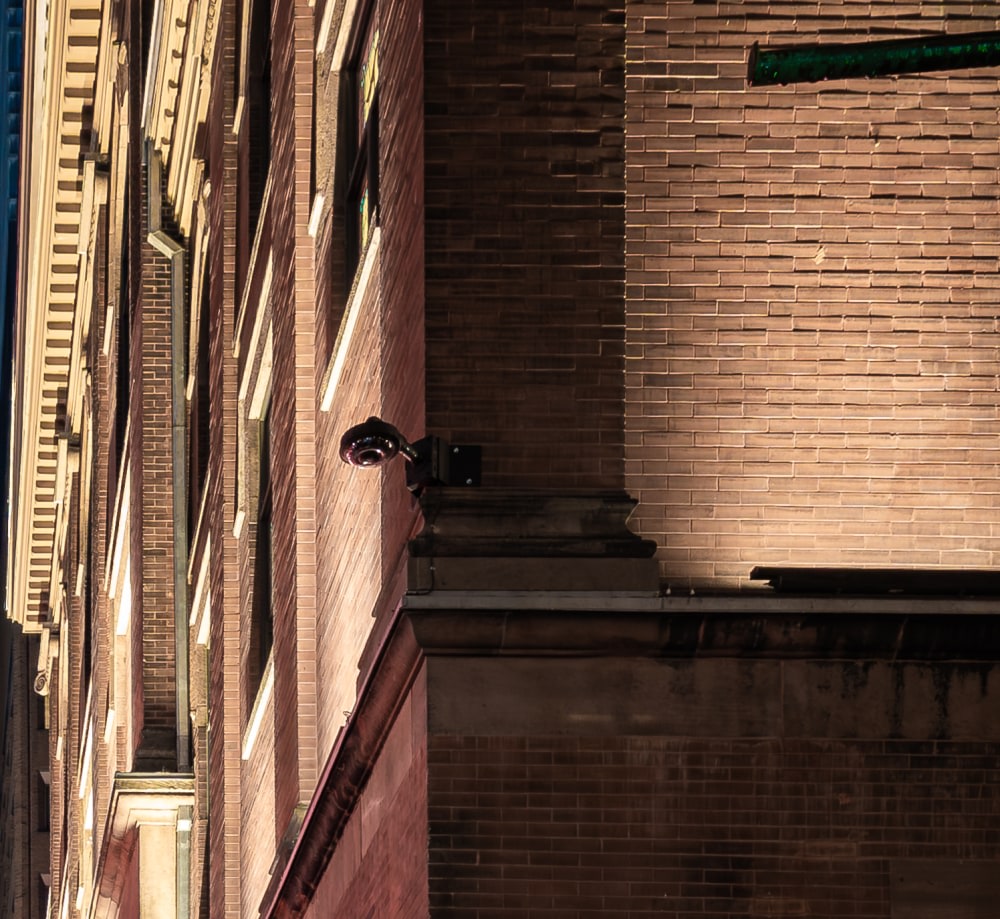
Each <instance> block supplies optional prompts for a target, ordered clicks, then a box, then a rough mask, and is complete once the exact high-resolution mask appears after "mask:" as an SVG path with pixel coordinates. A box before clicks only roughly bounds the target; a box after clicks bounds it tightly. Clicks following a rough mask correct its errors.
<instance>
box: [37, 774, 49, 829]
mask: <svg viewBox="0 0 1000 919" xmlns="http://www.w3.org/2000/svg"><path fill="white" fill-rule="evenodd" d="M37 783H38V823H37V829H38V830H39V832H42V833H47V832H48V831H49V826H50V824H49V820H50V813H51V807H50V801H49V798H50V796H49V783H48V782H46V781H45V776H43V775H42V774H41V773H39V774H38V779H37Z"/></svg>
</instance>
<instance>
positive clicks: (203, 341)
mask: <svg viewBox="0 0 1000 919" xmlns="http://www.w3.org/2000/svg"><path fill="white" fill-rule="evenodd" d="M210 288H211V284H210V278H209V273H208V271H207V270H206V271H205V274H204V278H203V280H202V285H201V305H200V307H199V309H200V311H199V314H198V338H197V340H196V351H195V375H194V393H193V394H192V399H191V417H190V429H189V430H190V447H189V469H188V476H189V479H190V485H189V488H188V498H189V506H188V532H189V533H193V532H194V528H195V526H196V525H197V522H198V512H199V510H200V509H201V502H202V497H203V495H204V490H205V481H206V479H207V478H208V450H209V427H208V417H209V389H208V373H209V364H208V351H209V341H208V335H209V326H208V322H209V300H210V297H211V292H210Z"/></svg>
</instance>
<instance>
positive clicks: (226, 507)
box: [195, 4, 245, 919]
mask: <svg viewBox="0 0 1000 919" xmlns="http://www.w3.org/2000/svg"><path fill="white" fill-rule="evenodd" d="M235 27H236V14H235V9H234V7H233V5H232V4H226V5H224V6H223V8H222V15H221V17H220V21H219V26H218V28H219V35H218V38H217V41H216V46H215V60H214V62H213V68H212V97H211V99H212V104H211V109H210V112H209V117H208V119H207V129H208V142H207V148H208V149H207V171H208V176H209V179H210V181H211V185H212V189H213V192H212V194H211V196H210V197H209V199H208V221H209V231H210V234H211V236H210V238H211V244H210V245H209V249H208V260H207V266H208V267H207V270H208V272H209V275H210V281H209V283H210V289H211V296H210V304H211V305H210V310H211V316H210V318H209V348H210V360H209V368H210V369H209V399H210V413H209V441H210V446H209V457H210V458H209V485H208V488H209V497H208V504H207V512H206V518H207V519H206V523H207V524H208V526H209V527H210V529H211V533H212V558H211V575H210V578H211V580H210V589H211V638H210V646H209V652H208V654H209V663H208V666H209V687H208V693H209V733H208V744H209V764H208V769H209V795H208V802H209V808H210V814H209V867H208V873H209V881H208V887H209V903H210V914H211V915H212V916H213V917H226V919H235V917H238V916H240V847H239V837H240V743H241V733H242V725H241V702H242V700H243V699H244V697H245V693H244V691H243V685H242V684H241V675H240V607H239V602H240V569H239V561H238V557H237V552H236V549H237V546H236V539H235V538H234V537H233V519H234V517H235V513H236V508H235V495H236V462H235V461H236V456H237V441H236V412H235V411H234V406H235V405H236V398H237V384H236V360H235V359H234V357H233V349H232V342H233V337H234V334H235V329H234V325H235V322H234V317H235V314H236V306H235V286H236V278H235V274H236V271H235V265H236V182H235V179H236V176H235V170H236V159H237V156H236V154H237V150H236V139H235V137H234V136H233V132H232V129H231V126H232V123H233V114H234V110H235V105H236V103H235V98H234V89H233V87H234V73H235V69H236V64H235V48H236V42H235ZM199 563H200V559H198V560H197V562H196V567H195V570H197V564H199Z"/></svg>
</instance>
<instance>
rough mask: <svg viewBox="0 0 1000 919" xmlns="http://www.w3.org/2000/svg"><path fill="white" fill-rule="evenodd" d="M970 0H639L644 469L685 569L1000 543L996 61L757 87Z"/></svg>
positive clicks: (631, 42)
mask: <svg viewBox="0 0 1000 919" xmlns="http://www.w3.org/2000/svg"><path fill="white" fill-rule="evenodd" d="M978 10H982V11H983V12H982V13H979V14H972V15H970V9H969V6H968V4H964V3H944V4H929V3H915V4H910V5H909V6H907V7H906V8H905V9H903V8H900V7H899V5H898V4H893V3H878V4H874V5H873V4H870V3H862V2H853V0H849V2H846V3H841V4H838V5H836V6H830V7H829V8H827V7H825V6H820V8H819V9H818V10H817V7H816V5H815V4H806V3H794V2H789V3H782V4H780V5H774V4H772V5H767V4H733V3H724V4H720V5H714V6H713V5H709V6H705V5H701V4H694V3H683V2H667V3H665V4H663V3H659V4H642V3H633V4H629V7H628V66H627V73H628V80H627V88H628V97H627V108H628V142H627V175H628V205H627V220H628V233H627V252H628V331H627V358H628V360H627V365H628V372H627V374H626V389H627V395H626V402H627V406H626V410H627V431H628V439H627V449H626V456H627V467H628V471H627V486H628V488H629V490H630V491H631V493H632V494H633V495H634V496H636V497H638V498H639V499H640V507H639V511H638V515H637V517H636V521H637V523H638V526H639V528H640V529H641V530H642V532H643V534H644V535H647V536H650V537H655V538H657V539H658V540H659V542H660V545H661V549H660V559H661V562H662V573H663V575H664V577H665V578H666V579H667V580H669V581H672V582H675V583H702V584H711V585H715V586H737V585H739V584H740V583H742V579H744V578H745V577H746V575H747V573H748V572H749V569H750V567H751V566H752V565H753V564H755V563H770V564H822V565H901V566H925V565H926V566H951V567H959V566H966V565H968V566H980V567H991V566H995V565H996V564H997V563H998V561H1000V543H998V541H997V537H998V533H997V531H996V530H995V525H996V520H997V516H996V503H997V490H998V486H997V481H998V477H997V468H998V463H1000V451H998V448H997V434H998V433H1000V401H998V400H997V397H996V391H997V373H998V370H1000V364H998V358H997V348H998V346H1000V336H998V327H997V319H996V309H995V303H996V301H997V295H998V287H1000V275H998V272H997V256H998V254H1000V250H998V247H997V244H996V228H997V213H996V207H995V206H994V202H995V199H996V193H997V166H998V163H1000V161H998V158H997V141H998V139H1000V124H998V117H997V108H996V97H997V90H998V88H1000V84H998V78H997V74H996V71H995V70H982V71H979V72H976V73H974V74H970V73H969V72H963V71H954V72H950V73H939V74H933V75H927V76H906V77H898V78H885V79H878V80H864V79H857V80H849V81H838V82H831V83H826V84H821V85H818V84H799V85H792V86H787V87H775V88H767V87H762V88H747V85H746V80H745V77H746V58H747V52H748V48H749V46H750V45H751V43H752V42H753V41H760V42H761V44H762V45H772V46H773V45H781V44H788V43H792V42H809V41H814V40H816V41H821V40H822V41H826V42H839V41H847V40H854V39H858V40H863V39H864V38H865V37H866V36H868V35H870V34H872V35H877V37H886V36H890V35H908V34H917V33H932V32H938V31H949V32H953V33H957V32H965V31H977V30H988V29H995V28H997V27H998V25H1000V20H998V19H997V17H996V15H995V11H989V10H986V9H985V8H984V7H981V8H978Z"/></svg>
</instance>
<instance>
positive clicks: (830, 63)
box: [747, 32, 1000, 86]
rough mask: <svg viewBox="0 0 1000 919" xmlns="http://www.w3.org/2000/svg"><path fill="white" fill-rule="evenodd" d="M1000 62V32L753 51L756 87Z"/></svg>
mask: <svg viewBox="0 0 1000 919" xmlns="http://www.w3.org/2000/svg"><path fill="white" fill-rule="evenodd" d="M997 65H1000V32H978V33H975V34H971V35H933V36H924V37H920V38H899V39H890V40H888V41H871V42H853V43H850V44H838V45H812V44H810V45H796V46H795V47H792V48H773V49H770V50H768V49H766V48H761V47H760V46H759V45H758V44H757V43H756V42H754V45H753V48H751V50H750V66H749V72H748V74H747V82H748V83H749V84H750V85H751V86H774V85H777V84H785V83H816V82H819V81H821V80H845V79H850V78H852V77H884V76H889V75H891V74H897V73H923V72H926V71H933V70H964V69H967V68H970V67H994V66H997Z"/></svg>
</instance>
